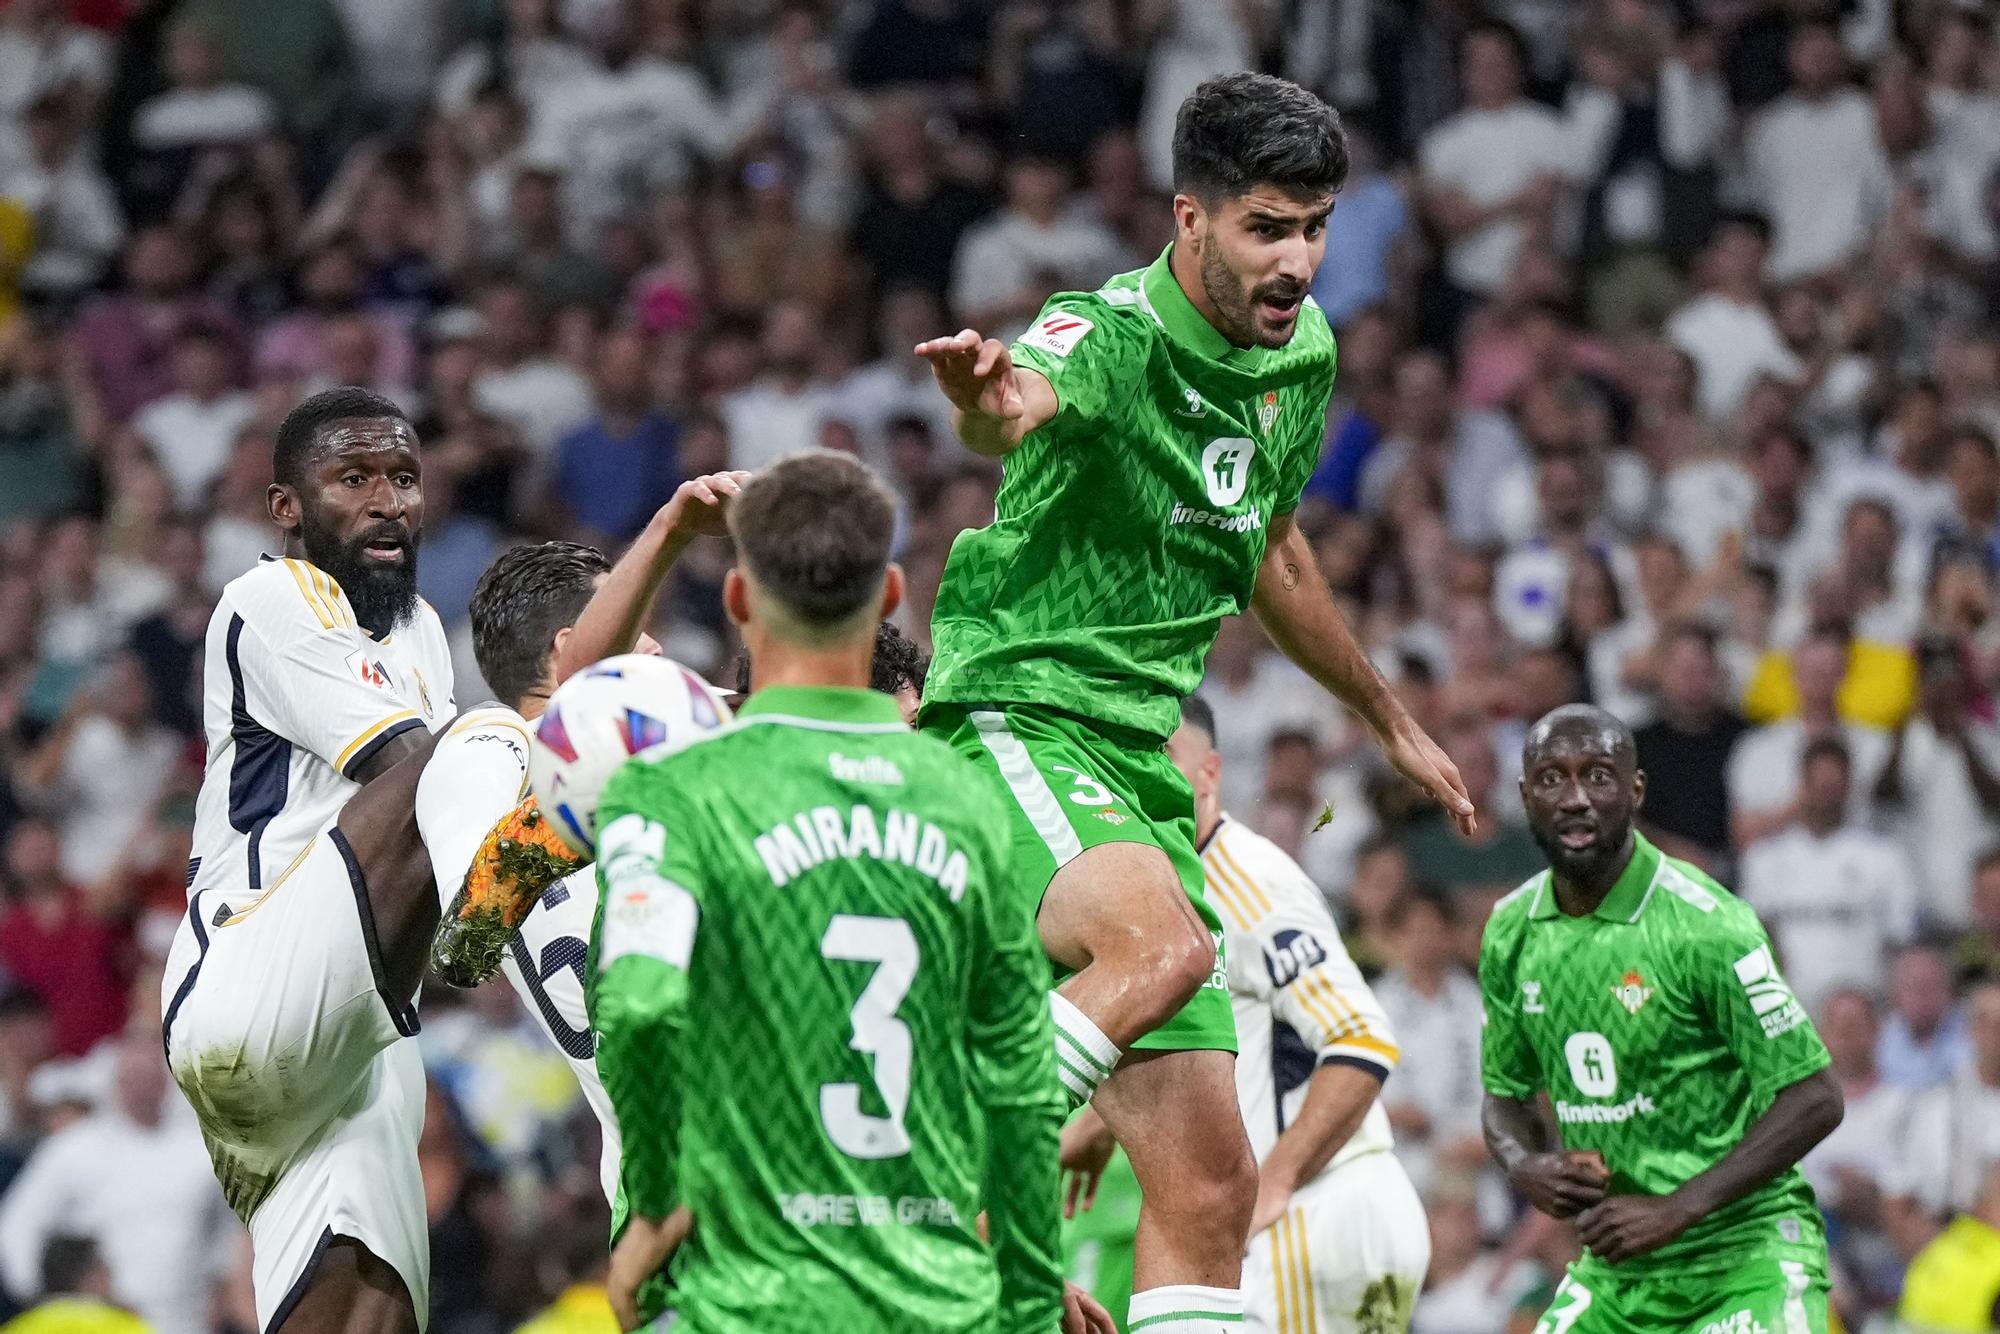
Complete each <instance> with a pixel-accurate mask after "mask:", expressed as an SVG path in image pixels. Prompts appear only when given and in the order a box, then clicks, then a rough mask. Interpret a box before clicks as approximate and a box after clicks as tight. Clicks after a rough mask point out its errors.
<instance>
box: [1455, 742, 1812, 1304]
mask: <svg viewBox="0 0 2000 1334" xmlns="http://www.w3.org/2000/svg"><path fill="white" fill-rule="evenodd" d="M1645 790H1646V778H1645V775H1644V774H1642V773H1641V772H1639V767H1638V757H1637V752H1636V749H1635V747H1634V745H1633V742H1632V733H1631V732H1630V731H1629V730H1628V729H1627V728H1626V726H1625V724H1623V723H1622V722H1620V721H1619V720H1618V719H1616V718H1614V717H1613V716H1612V715H1610V714H1608V713H1606V712H1604V711H1603V710H1602V709H1597V708H1592V707H1590V706H1588V705H1567V706H1565V707H1563V708H1560V709H1557V710H1556V711H1555V712H1553V713H1551V714H1549V715H1548V716H1546V717H1544V718H1543V719H1541V721H1539V722H1538V723H1536V724H1535V726H1534V728H1533V730H1531V731H1530V732H1529V733H1528V741H1527V745H1526V748H1525V752H1524V754H1523V757H1522V776H1521V799H1522V802H1523V803H1524V804H1525V805H1526V807H1527V813H1528V824H1529V827H1530V828H1531V829H1532V830H1533V832H1534V836H1535V840H1536V842H1538V843H1540V844H1541V847H1542V851H1543V852H1544V853H1545V854H1546V855H1547V857H1548V859H1549V870H1547V871H1545V872H1543V873H1542V874H1541V875H1538V876H1536V877H1535V878H1534V879H1532V880H1530V881H1528V882H1527V883H1526V884H1525V885H1523V886H1521V888H1519V889H1518V890H1516V891H1514V893H1512V894H1510V895H1508V896H1507V897H1506V898H1505V899H1503V900H1501V902H1500V905H1499V907H1497V908H1496V909H1495V910H1494V912H1493V916H1492V919H1491V920H1490V921H1489V922H1488V923H1487V925H1486V936H1485V940H1484V942H1483V943H1482V945H1481V947H1480V953H1479V986H1480V991H1481V993H1482V995H1483V998H1484V1001H1485V1008H1486V1027H1485V1032H1484V1037H1483V1041H1482V1044H1481V1046H1482V1064H1483V1066H1484V1074H1485V1083H1486V1103H1485V1114H1484V1119H1485V1129H1486V1142H1487V1144H1488V1146H1489V1147H1490V1148H1491V1149H1492V1151H1493V1156H1494V1157H1495V1158H1497V1159H1498V1160H1499V1161H1500V1165H1501V1166H1502V1167H1504V1168H1505V1169H1506V1171H1507V1177H1508V1179H1509V1180H1510V1181H1511V1182H1513V1184H1514V1187H1515V1189H1517V1190H1519V1191H1520V1192H1521V1193H1522V1194H1523V1195H1525V1196H1526V1197H1527V1198H1528V1200H1529V1201H1530V1202H1531V1203H1532V1204H1534V1206H1535V1207H1536V1208H1538V1209H1540V1210H1542V1211H1543V1212H1544V1213H1547V1214H1551V1215H1553V1216H1555V1217H1557V1218H1575V1219H1576V1220H1577V1229H1578V1235H1579V1236H1580V1237H1581V1239H1582V1241H1583V1244H1584V1246H1585V1248H1586V1250H1585V1254H1584V1256H1583V1258H1582V1259H1580V1260H1578V1261H1577V1262H1576V1263H1575V1264H1573V1265H1571V1266H1570V1269H1569V1274H1568V1276H1567V1277H1566V1278H1564V1279H1563V1282H1562V1285H1561V1286H1560V1287H1559V1288H1557V1289H1556V1295H1555V1300H1554V1301H1553V1302H1552V1303H1551V1304H1550V1306H1549V1309H1548V1311H1547V1313H1546V1314H1545V1315H1543V1317H1542V1319H1541V1323H1540V1324H1538V1325H1537V1326H1536V1331H1537V1334H1635V1332H1636V1331H1640V1330H1685V1331H1689V1332H1690V1334H1693V1331H1700V1330H1711V1331H1726V1332H1727V1334H1759V1332H1760V1331H1768V1334H1808V1332H1809V1331H1810V1334H1825V1331H1826V1328H1827V1264H1826V1239H1825V1236H1824V1234H1823V1232H1822V1230H1821V1227H1820V1216H1819V1209H1818V1207H1817V1206H1816V1205H1815V1203H1814V1201H1813V1194H1812V1189H1811V1187H1809V1186H1807V1185H1806V1183H1805V1179H1804V1178H1803V1177H1801V1176H1800V1175H1799V1171H1798V1166H1797V1164H1798V1161H1799V1159H1800V1158H1801V1157H1803V1156H1804V1155H1805V1153H1806V1151H1807V1150H1808V1149H1810V1148H1812V1146H1813V1145H1815V1144H1817V1143H1819V1141H1820V1140H1822V1139H1824V1138H1825V1137H1826V1136H1827V1134H1829V1133H1830V1132H1831V1131H1832V1130H1833V1128H1834V1127H1835V1126H1836V1125H1838V1124H1840V1117H1841V1096H1840V1088H1839V1085H1837V1084H1836V1083H1835V1082H1834V1080H1833V1077H1832V1075H1831V1074H1830V1073H1829V1071H1828V1070H1827V1060H1828V1058H1827V1052H1826V1048H1825V1047H1824V1046H1823V1045H1821V1043H1820V1040H1819V1035H1818V1034H1817V1033H1816V1032H1814V1031H1813V1026H1812V1022H1811V1021H1810V1020H1809V1019H1808V1018H1807V1017H1806V1014H1805V1011H1804V1010H1803V1009H1801V1008H1800V1007H1799V1003H1798V1001H1797V1000H1795V999H1793V997H1792V993H1791V989H1790V988H1789V987H1788V986H1786V984H1785V980H1784V978H1783V976H1782V975H1780V973H1779V971H1778V967H1777V963H1776V961H1775V960H1774V959H1773V957H1772V953H1771V942H1770V938H1769V937H1768V936H1766V935H1765V934H1764V928H1763V927H1762V926H1761V925H1759V923H1758V921H1757V916H1756V914H1755V913H1753V912H1751V910H1750V909H1749V908H1748V907H1746V906H1745V905H1744V904H1743V902H1742V901H1741V900H1740V899H1738V898H1737V897H1736V896H1735V895H1733V894H1731V893H1730V892H1729V891H1728V890H1726V889H1724V888H1723V887H1722V886H1721V885H1719V884H1717V883H1716V882H1715V881H1713V880H1711V879H1710V878H1709V877H1708V876H1706V875H1704V874H1703V873H1702V872H1701V871H1699V870H1697V869H1696V868H1695V867H1693V866H1690V865H1688V864H1687V863H1686V862H1681V861H1676V860H1675V859H1673V858H1671V857H1667V856H1664V855H1662V854H1661V852H1660V851H1659V849H1657V848H1655V847H1654V846H1653V845H1652V844H1651V843H1648V842H1647V841H1646V840H1645V839H1644V838H1643V837H1640V836H1639V835H1638V834H1636V833H1635V832H1634V831H1633V828H1632V817H1633V814H1634V813H1635V812H1636V811H1637V810H1638V808H1639V804H1640V802H1641V801H1642V800H1643V798H1644V796H1645ZM1541 1092H1546V1093H1547V1094H1548V1098H1549V1102H1550V1104H1551V1105H1552V1107H1553V1108H1554V1111H1555V1119H1556V1123H1557V1124H1556V1126H1555V1127H1554V1128H1553V1130H1552V1129H1551V1127H1550V1126H1549V1125H1548V1123H1547V1121H1546V1120H1545V1118H1544V1117H1543V1115H1542V1112H1541V1109H1540V1107H1539V1106H1538V1105H1537V1103H1536V1101H1535V1097H1536V1095H1537V1094H1538V1093H1541Z"/></svg>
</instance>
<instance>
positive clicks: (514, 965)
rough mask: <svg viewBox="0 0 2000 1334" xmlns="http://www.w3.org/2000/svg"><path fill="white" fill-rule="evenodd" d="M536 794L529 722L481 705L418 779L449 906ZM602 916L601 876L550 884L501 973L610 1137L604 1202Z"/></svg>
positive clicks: (614, 1173)
mask: <svg viewBox="0 0 2000 1334" xmlns="http://www.w3.org/2000/svg"><path fill="white" fill-rule="evenodd" d="M527 794H528V723H527V721H526V720H525V719H523V718H522V717H521V715H520V714H518V713H516V712H514V711H513V710H512V709H509V708H506V707H504V706H502V705H499V704H486V705H481V706H480V707H479V708H476V709H472V710H469V711H467V713H466V714H465V716H464V717H462V718H460V719H459V720H458V721H457V722H455V723H453V724H452V727H451V730H450V731H449V732H447V733H446V734H445V736H444V739H443V740H442V741H440V742H438V744H437V749H436V750H435V751H434V752H433V753H432V755H431V758H430V761H429V763H427V764H426V765H425V766H424V773H423V777H422V778H420V779H419V780H418V781H417V797H416V812H417V826H418V828H419V829H420V830H421V831H422V833H423V837H424V847H425V848H426V849H427V850H428V851H429V852H430V855H431V867H432V871H433V873H434V874H435V875H436V877H437V886H438V893H439V895H440V896H442V897H443V899H444V900H445V902H446V903H447V904H449V903H450V901H451V898H452V896H453V895H454V894H456V893H457V892H458V888H459V886H460V885H461V884H463V883H464V882H465V873H466V871H467V870H468V869H469V868H470V867H471V866H472V858H473V855H474V854H475V853H477V852H478V851H479V845H480V843H481V842H482V841H483V840H484V839H485V837H486V835H487V833H488V831H490V830H491V829H492V828H493V826H494V825H496V824H498V823H499V822H500V821H501V820H502V819H503V818H504V817H505V816H506V815H507V813H508V812H509V811H511V810H513V809H514V807H515V806H516V805H518V804H519V803H520V801H521V799H522V798H523V797H525V796H526V795H527ZM596 915H597V868H596V867H594V866H587V867H585V868H584V869H582V870H580V871H578V872H576V873H575V874H574V875H570V876H566V877H564V878H563V879H561V880H558V881H557V882H556V883H555V884H553V885H550V886H549V887H548V889H546V890H545V891H543V893H542V901H541V902H540V903H538V904H536V905H535V906H534V908H533V909H532V910H530V912H529V913H528V916H527V918H526V919H525V920H524V921H523V922H522V923H521V929H520V931H519V933H518V934H516V935H515V937H514V939H513V940H512V941H511V942H509V944H508V950H507V956H506V957H505V958H504V959H503V960H502V961H501V963H500V971H501V972H503V973H505V974H506V976H507V981H508V982H509V983H510V984H511V985H512V986H513V988H514V990H515V992H516V993H517V994H518V995H519V996H520V997H521V1003H522V1005H524V1006H525V1007H526V1008H527V1010H528V1013H530V1014H532V1015H533V1016H535V1022H536V1023H538V1024H540V1025H541V1027H542V1031H543V1032H544V1033H546V1034H548V1038H549V1041H551V1042H553V1043H554V1044H555V1045H556V1049H557V1050H559V1051H560V1052H562V1054H563V1057H564V1059H565V1060H567V1061H568V1062H569V1067H570V1069H571V1070H572V1071H574V1072H575V1074H576V1082H577V1083H578V1084H579V1085H580V1086H581V1087H582V1089H583V1097H584V1101H586V1102H588V1103H589V1104H590V1110H591V1111H592V1112H593V1113H595V1114H596V1116H597V1123H598V1125H599V1126H600V1127H602V1129H603V1132H604V1133H603V1141H604V1153H603V1158H602V1160H601V1161H600V1163H599V1165H598V1171H599V1176H600V1179H601V1181H602V1184H603V1186H604V1198H605V1199H607V1200H609V1199H612V1198H613V1197H614V1196H615V1195H616V1194H617V1190H618V1150H619V1138H618V1119H617V1117H616V1116H615V1115H613V1113H612V1110H611V1097H610V1095H609V1094H607V1093H606V1092H605V1091H604V1081H602V1080H601V1079H599V1078H598V1077H597V1035H596V1034H595V1033H593V1032H591V1029H590V1018H589V1014H588V1012H587V1011H586V1010H585V1008H584V1000H583V979H584V968H583V964H584V956H585V954H586V953H587V952H588V951H589V948H590V927H591V921H592V919H593V918H594V917H595V916H596Z"/></svg>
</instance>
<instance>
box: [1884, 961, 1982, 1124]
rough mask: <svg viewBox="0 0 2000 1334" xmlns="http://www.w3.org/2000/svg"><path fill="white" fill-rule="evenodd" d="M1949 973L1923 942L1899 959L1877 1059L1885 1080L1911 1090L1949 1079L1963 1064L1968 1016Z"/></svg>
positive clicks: (1895, 967)
mask: <svg viewBox="0 0 2000 1334" xmlns="http://www.w3.org/2000/svg"><path fill="white" fill-rule="evenodd" d="M1951 981H1952V979H1951V969H1950V965H1949V964H1947V963H1946V961H1945V958H1944V955H1943V954H1942V953H1941V952H1940V951H1938V950H1937V949H1936V948H1935V947H1934V946H1931V945H1927V944H1923V943H1921V942H1919V943H1918V944H1915V945H1910V946H1907V947H1905V948H1904V950H1903V951H1902V952H1901V953H1900V954H1898V955H1897V956H1896V962H1895V965H1894V966H1893V967H1892V968H1891V970H1890V974H1889V1015H1888V1018H1886V1019H1885V1020H1884V1021H1883V1023H1882V1037H1881V1040H1880V1041H1879V1042H1878V1043H1877V1044H1876V1048H1875V1059H1876V1062H1877V1063H1878V1064H1879V1065H1880V1066H1881V1067H1882V1077H1883V1078H1884V1079H1886V1080H1888V1081H1889V1082H1890V1083H1891V1084H1895V1085H1898V1086H1899V1087H1902V1088H1908V1089H1923V1088H1930V1087H1931V1086H1933V1085H1936V1084H1942V1083H1944V1082H1946V1081H1947V1080H1949V1079H1951V1078H1952V1076H1953V1074H1954V1073H1955V1072H1956V1071H1957V1070H1958V1068H1959V1066H1961V1065H1962V1064H1963V1063H1964V1060H1965V1053H1966V1050H1967V1048H1966V1031H1965V1012H1964V1011H1963V1010H1962V1009H1960V1008H1959V1006H1958V1004H1957V1003H1956V1000H1955V999H1954V997H1953V995H1952V989H1951Z"/></svg>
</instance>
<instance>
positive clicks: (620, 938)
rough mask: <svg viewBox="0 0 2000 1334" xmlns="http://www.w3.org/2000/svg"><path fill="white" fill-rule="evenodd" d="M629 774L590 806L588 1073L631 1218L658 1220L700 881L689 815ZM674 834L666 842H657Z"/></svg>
mask: <svg viewBox="0 0 2000 1334" xmlns="http://www.w3.org/2000/svg"><path fill="white" fill-rule="evenodd" d="M649 778H650V774H649V772H648V769H647V767H646V766H644V765H640V764H628V765H626V766H625V768H623V769H621V770H620V771H619V772H618V773H617V774H616V775H614V776H613V777H612V780H611V782H610V783H609V784H607V785H606V787H605V790H604V796H603V799H602V801H601V802H600V803H599V809H598V820H599V834H598V840H597V854H598V860H597V877H598V887H599V892H600V905H599V908H598V918H597V932H596V935H597V940H596V950H595V959H594V960H593V966H592V968H591V970H590V975H591V987H590V989H589V993H588V998H589V1008H590V1022H591V1027H592V1028H594V1029H596V1031H597V1033H598V1046H597V1069H598V1074H599V1076H600V1077H601V1078H602V1079H603V1080H604V1088H605V1092H606V1093H608V1094H609V1095H610V1097H611V1105H612V1107H613V1109H614V1110H616V1112H617V1114H618V1123H619V1124H620V1125H622V1126H628V1127H640V1126H643V1127H645V1131H646V1133H645V1134H643V1135H639V1134H631V1133H628V1134H627V1135H626V1136H625V1143H624V1149H623V1152H624V1163H623V1168H622V1176H623V1186H624V1193H625V1196H626V1201H627V1204H628V1205H629V1207H630V1211H631V1212H632V1213H636V1214H642V1215H644V1216H646V1217H648V1218H664V1217H666V1215H667V1214H669V1213H671V1212H672V1211H673V1208H674V1205H675V1204H676V1203H677V1201H678V1192H677V1190H676V1187H675V1154H676V1148H677V1144H678V1140H679V1133H680V1122H681V1102H680V1100H681V1090H682V1088H683V1086H684V1083H685V1081H684V1080H683V1078H682V1076H681V1072H680V1071H679V1070H677V1069H676V1061H677V1059H678V1053H679V1046H680V1044H679V1042H678V1041H677V1038H678V1037H679V1034H680V1031H681V1029H682V1027H683V1026H684V1024H685V1022H686V1018H687V1006H688V965H689V961H690V959H691V958H692V956H693V953H694V943H695V934H696V932H697V930H698V929H699V926H700V920H701V906H700V902H701V901H700V897H699V895H700V892H701V885H702V880H701V873H700V868H699V865H698V863H697V859H696V858H695V857H694V856H693V854H692V849H691V846H690V842H689V838H688V831H689V830H690V829H692V828H693V827H694V825H693V820H692V814H693V813H692V812H691V811H689V810H686V809H683V808H682V807H683V806H684V803H683V802H681V801H680V799H679V798H678V797H677V795H676V794H675V792H674V791H673V789H672V786H671V785H669V784H665V783H659V782H654V781H649ZM669 829H672V830H674V831H675V834H674V836H673V837H672V838H671V839H670V838H669V837H668V833H667V831H668V830H669Z"/></svg>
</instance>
